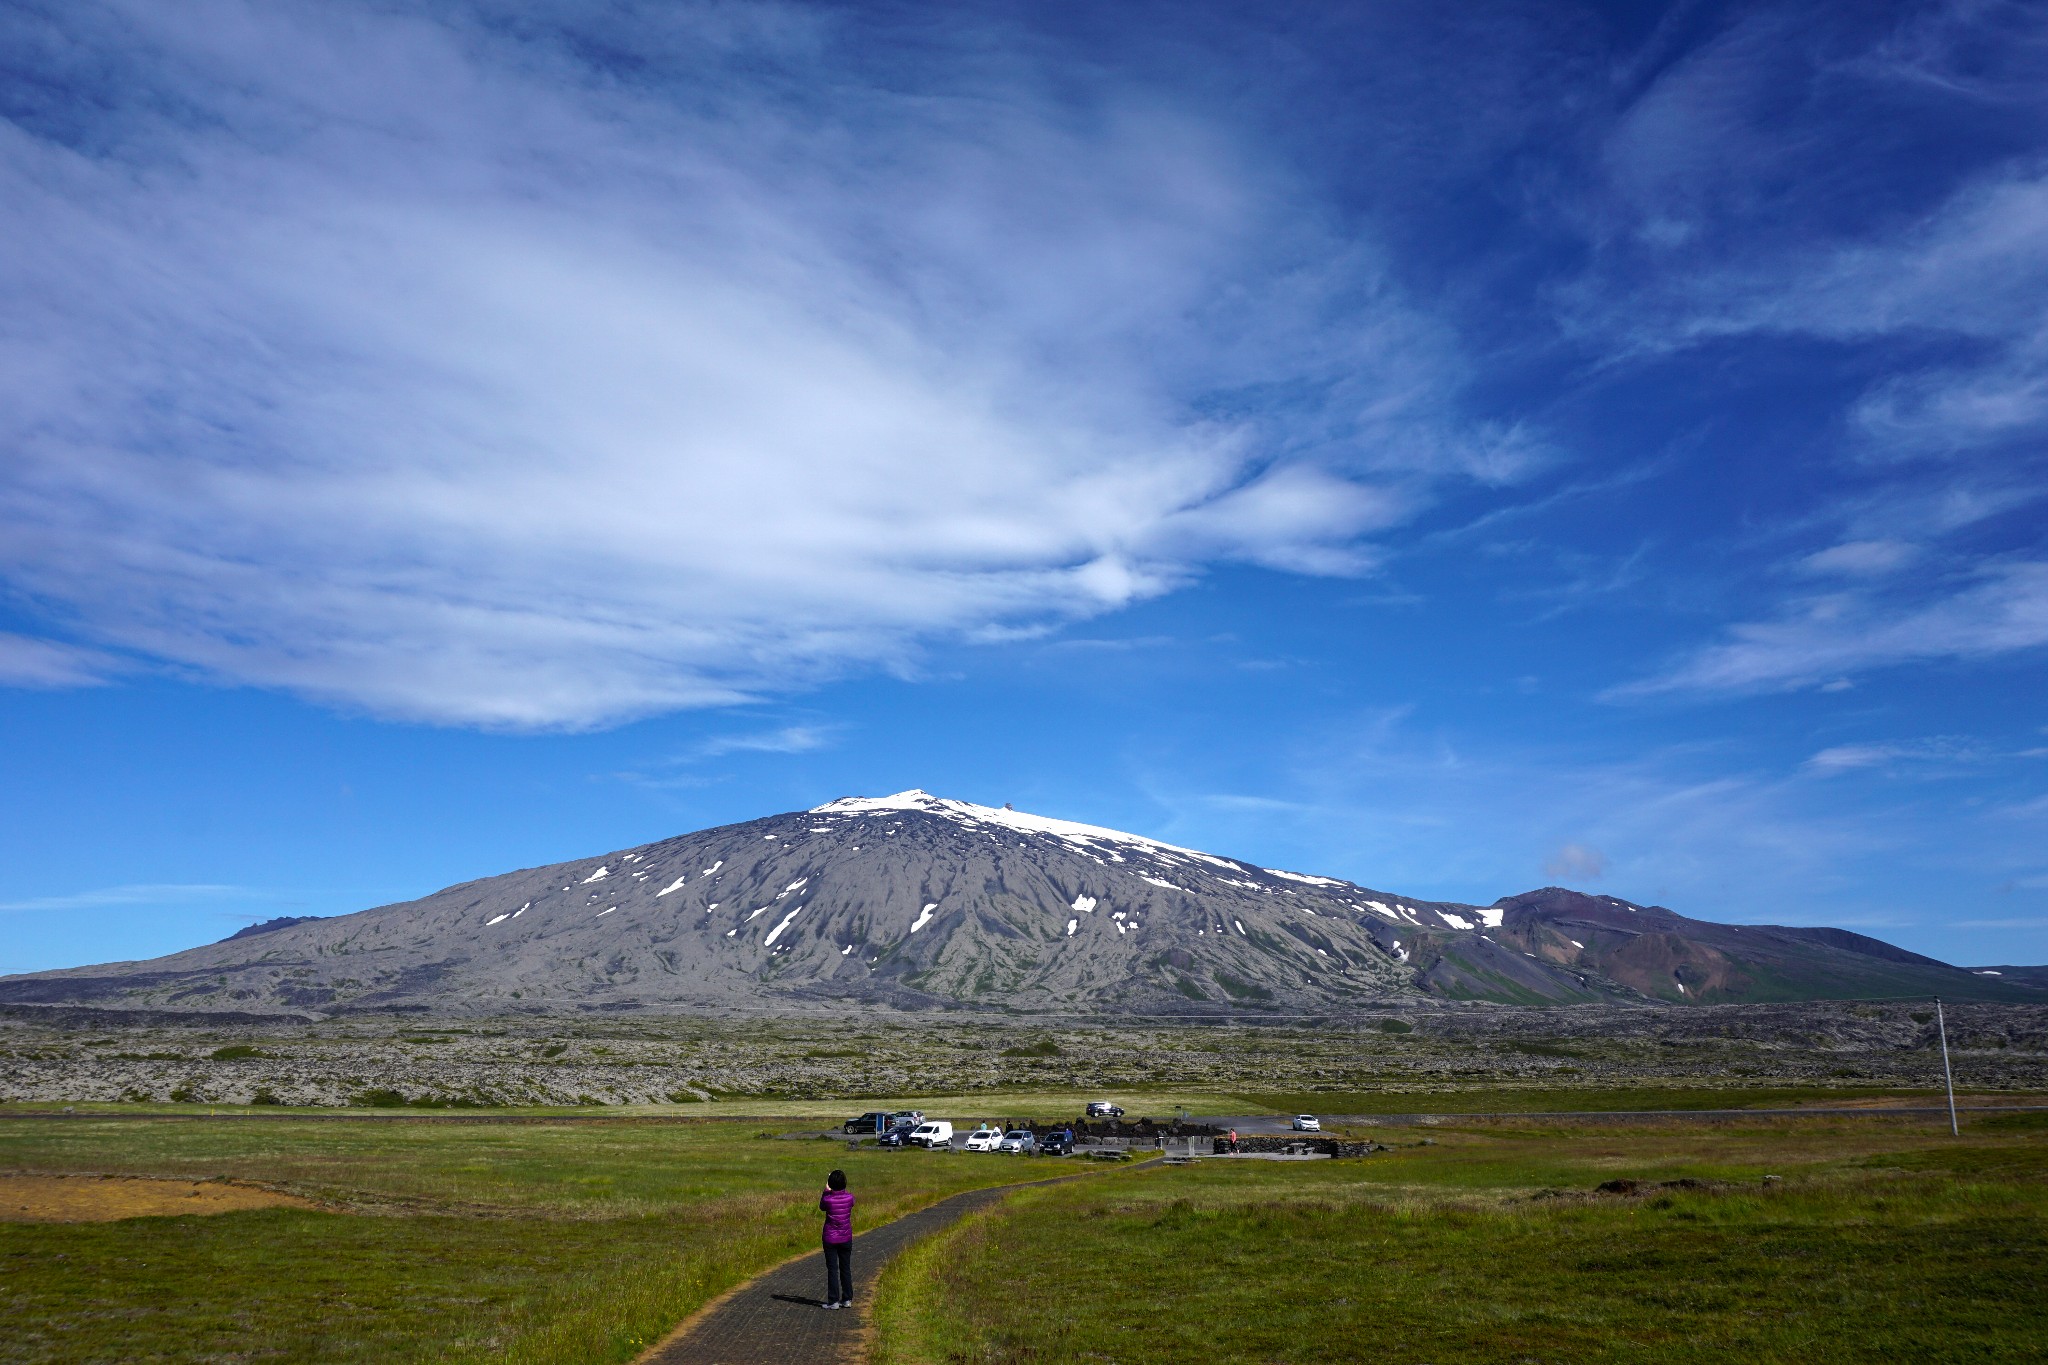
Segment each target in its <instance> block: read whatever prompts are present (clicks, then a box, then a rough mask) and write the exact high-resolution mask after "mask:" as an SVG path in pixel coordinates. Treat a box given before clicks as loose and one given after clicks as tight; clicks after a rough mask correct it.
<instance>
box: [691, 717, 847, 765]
mask: <svg viewBox="0 0 2048 1365" xmlns="http://www.w3.org/2000/svg"><path fill="white" fill-rule="evenodd" d="M838 733H839V730H838V727H836V726H830V725H784V726H781V727H779V728H777V729H773V730H760V731H755V732H753V733H750V734H731V735H713V736H712V737H711V738H710V739H707V740H705V741H704V742H703V743H701V744H699V745H698V746H697V747H696V748H695V749H693V750H691V756H692V757H693V758H719V757H722V756H723V755H725V754H807V753H810V752H812V751H813V750H817V749H824V748H829V747H830V746H831V745H832V743H833V742H834V740H835V739H836V738H837V737H838Z"/></svg>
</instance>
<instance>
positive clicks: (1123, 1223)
mask: <svg viewBox="0 0 2048 1365" xmlns="http://www.w3.org/2000/svg"><path fill="white" fill-rule="evenodd" d="M2043 1117H2044V1116H2042V1115H2024V1116H2006V1117H1997V1118H1985V1119H1980V1120H1973V1121H1971V1122H1970V1123H1969V1125H1968V1126H1967V1127H1966V1129H1965V1131H1964V1135H1963V1137H1962V1138H1961V1139H1960V1140H1957V1139H1953V1138H1951V1137H1949V1135H1948V1134H1947V1132H1946V1130H1945V1127H1941V1128H1937V1127H1935V1126H1933V1125H1924V1124H1911V1123H1906V1122H1902V1121H1881V1122H1838V1121H1821V1120H1799V1121H1797V1122H1796V1124H1794V1123H1786V1122H1772V1121H1764V1120H1759V1121H1756V1122H1737V1123H1732V1124H1721V1125H1714V1126H1712V1127H1704V1126H1696V1125H1684V1124H1672V1125H1659V1126H1656V1127H1653V1128H1631V1129H1629V1130H1626V1131H1616V1130H1613V1129H1608V1128H1602V1129H1582V1130H1576V1131H1574V1130H1567V1129H1561V1128H1559V1127H1557V1126H1555V1125H1545V1126H1543V1127H1542V1128H1540V1129H1537V1128H1519V1129H1518V1128H1516V1127H1514V1126H1512V1123H1511V1122H1506V1123H1484V1124H1482V1123H1473V1124H1470V1125H1466V1126H1463V1127H1454V1128H1443V1129H1437V1130H1432V1132H1431V1133H1430V1135H1429V1141H1428V1145H1424V1139H1422V1138H1421V1137H1420V1136H1419V1135H1415V1134H1413V1133H1412V1132H1410V1133H1401V1134H1397V1135H1395V1136H1394V1138H1393V1141H1394V1142H1395V1143H1396V1144H1398V1145H1397V1146H1396V1148H1395V1150H1393V1151H1390V1152H1386V1153H1382V1154H1378V1155H1375V1156H1371V1157H1367V1158H1364V1159H1360V1160H1355V1161H1339V1162H1316V1163H1305V1164H1299V1165H1283V1164H1274V1163H1253V1162H1207V1163H1200V1164H1197V1165H1194V1166H1188V1167H1179V1168H1160V1167H1153V1168H1147V1169H1137V1170H1131V1169H1126V1170H1123V1171H1119V1172H1117V1173H1115V1174H1113V1175H1111V1176H1109V1177H1108V1178H1106V1179H1103V1180H1097V1181H1088V1182H1083V1183H1081V1184H1078V1185H1068V1186H1058V1187H1052V1188H1047V1189H1040V1190H1030V1191H1024V1192H1020V1193H1019V1194H1018V1195H1017V1196H1015V1197H1014V1198H1012V1199H1011V1200H1010V1201H1008V1202H1007V1203H1006V1204H1005V1205H1004V1206H1002V1207H1001V1208H1000V1209H999V1210H997V1211H994V1212H992V1213H990V1214H988V1215H985V1216H982V1217H978V1218H976V1219H973V1220H971V1221H969V1222H966V1223H964V1224H962V1225H960V1226H959V1227H958V1228H956V1229H955V1230H953V1231H952V1232H949V1233H947V1234H945V1235H942V1236H939V1237H936V1238H933V1239H931V1240H930V1241H927V1242H925V1243H923V1244H922V1245H920V1246H918V1247H916V1248H913V1249H912V1251H910V1252H909V1253H907V1254H906V1255H905V1256H904V1257H903V1258H901V1259H900V1260H899V1261H898V1262H897V1263H896V1264H895V1265H894V1266H893V1267H892V1268H891V1269H890V1270H889V1271H888V1272H887V1273H886V1274H885V1275H884V1277H883V1282H882V1285H881V1292H880V1304H879V1309H878V1344H877V1352H878V1354H877V1359H878V1360H879V1361H881V1362H884V1363H885V1365H940V1363H942V1362H943V1363H944V1365H952V1363H953V1362H991V1363H993V1362H1025V1361H1030V1362H1049V1361H1088V1362H1125V1363H1126V1365H1138V1362H1146V1363H1148V1365H1149V1363H1151V1362H1180V1361H1185V1362H1189V1365H1195V1363H1196V1362H1199V1363H1200V1365H1227V1363H1229V1362H1245V1363H1246V1365H1250V1363H1251V1362H1260V1363H1261V1365H1265V1363H1267V1362H1292V1363H1293V1365H1309V1363H1310V1362H1350V1361H1357V1360H1362V1359H1372V1360H1385V1361H1388V1362H1395V1363H1397V1365H1412V1363H1415V1362H1431V1363H1432V1365H1452V1363H1453V1362H1482V1361H1483V1362H1534V1361H1546V1362H1551V1361H1554V1362H1564V1361H1572V1362H1578V1361H1592V1362H1651V1361H1656V1362H1666V1361H1700V1362H1707V1361H1716V1362H1718V1361H1727V1360H1741V1361H1748V1362H1759V1361H1761V1362H1788V1363H1789V1362H1802V1365H1804V1363H1805V1362H1834V1361H1844V1362H1846V1361H1859V1362H1860V1361H1869V1362H1877V1361H1887V1362H1889V1361H1899V1360H1913V1361H2008V1360H2009V1361H2027V1360H2042V1359H2048V1126H2044V1124H2043ZM1770 1175H1775V1176H1778V1177H1780V1178H1779V1179H1778V1180H1776V1181H1770V1182H1766V1181H1765V1179H1764V1177H1766V1176H1770ZM1616 1180H1634V1181H1637V1182H1641V1183H1640V1185H1639V1187H1638V1189H1637V1191H1636V1192H1635V1193H1632V1194H1614V1193H1599V1192H1597V1187H1598V1186H1599V1185H1600V1184H1602V1183H1603V1182H1609V1181H1616ZM1665 1182H1674V1183H1671V1184H1666V1183H1665Z"/></svg>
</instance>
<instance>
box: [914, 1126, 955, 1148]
mask: <svg viewBox="0 0 2048 1365" xmlns="http://www.w3.org/2000/svg"><path fill="white" fill-rule="evenodd" d="M905 1141H907V1142H914V1143H916V1144H917V1145H918V1146H920V1147H950V1146H952V1145H953V1125H952V1124H950V1123H948V1122H946V1121H945V1120H944V1119H933V1120H931V1121H930V1122H928V1123H920V1124H918V1125H917V1127H915V1128H913V1129H911V1130H910V1136H909V1137H908V1138H906V1139H905Z"/></svg>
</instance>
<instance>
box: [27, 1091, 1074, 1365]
mask: <svg viewBox="0 0 2048 1365" xmlns="http://www.w3.org/2000/svg"><path fill="white" fill-rule="evenodd" d="M764 1131H772V1130H764V1129H762V1128H760V1127H759V1126H758V1125H733V1124H705V1125H695V1124H693V1125H687V1126H680V1125H673V1124H653V1123H635V1122H632V1121H630V1120H628V1121H620V1122H615V1123H607V1124H602V1125H593V1124H573V1125H572V1124H487V1125H443V1124H394V1123H379V1122H377V1121H376V1120H353V1121H350V1120H336V1121H332V1122H329V1121H317V1122H308V1121H279V1120H273V1121H264V1120H249V1121H242V1122H234V1123H205V1122H181V1121H164V1122H138V1121H128V1122H119V1123H116V1122H103V1121H96V1120H92V1119H76V1120H72V1121H68V1122H61V1123H52V1122H29V1121H16V1122H13V1123H7V1122H4V1121H0V1170H9V1171H22V1172H78V1171H90V1172H99V1173H108V1174H147V1175H158V1176H164V1175H180V1176H188V1177H202V1178H203V1177H213V1176H222V1177H229V1178H233V1179H239V1180H247V1181H257V1182H262V1183H265V1184H270V1185H273V1186H276V1187H279V1188H282V1189H285V1190H289V1191H291V1192H294V1193H298V1194H302V1195H306V1196H309V1197H312V1198H315V1199H318V1200H320V1201H322V1202H325V1203H330V1204H332V1205H333V1206H334V1209H335V1211H333V1212H318V1211H306V1210H292V1209H263V1210H252V1211H247V1212H239V1213H229V1214H221V1215H216V1216H211V1217H190V1216H188V1217H169V1218H137V1219H130V1220H127V1221H123V1222H114V1223H79V1224H31V1223H0V1321H4V1322H5V1323H6V1324H7V1329H6V1330H5V1331H4V1332H0V1361H5V1362H10V1363H11V1362H29V1361H36V1362H57V1361H62V1362H67V1365H68V1363H69V1362H97V1361H107V1362H115V1361H120V1362H142V1361H180V1362H185V1361H200V1360H237V1361H244V1360H246V1361H307V1362H315V1361H317V1362H353V1361H364V1362H371V1361H375V1362H391V1361H448V1362H456V1361H486V1360H488V1361H514V1362H559V1363H561V1365H569V1363H570V1362H590V1361H614V1360H630V1359H631V1358H632V1357H633V1356H634V1355H635V1354H637V1352H638V1351H639V1349H640V1348H641V1346H642V1345H644V1344H645V1343H646V1342H648V1341H649V1340H652V1339H655V1338H658V1337H659V1336H660V1335H661V1334H662V1333H663V1332H665V1331H666V1330H667V1329H668V1328H669V1327H670V1326H672V1325H673V1324H674V1323H676V1322H677V1321H678V1320H680V1319H681V1318H682V1317H684V1316H686V1315H687V1314H688V1313H689V1312H690V1311H691V1310H693V1309H694V1308H696V1307H697V1306H698V1305H699V1304H701V1303H703V1302H704V1301H705V1300H706V1299H708V1298H710V1297H712V1296H713V1295H715V1294H717V1293H719V1292H720V1291H722V1290H724V1289H725V1288H727V1287H729V1286H730V1285H732V1284H734V1283H737V1282H738V1281H740V1280H743V1279H746V1278H748V1277H749V1276H751V1275H753V1274H754V1273H756V1272H758V1271H759V1270H761V1269H764V1268H766V1267H767V1266H769V1265H772V1264H774V1263H775V1262H777V1261H780V1260H781V1259H783V1258H784V1257H786V1256H789V1255H792V1254H794V1253H796V1252H799V1251H802V1250H804V1249H806V1248H808V1247H810V1246H812V1245H813V1244H814V1243H815V1242H816V1239H817V1225H818V1215H817V1213H816V1211H815V1207H814V1205H815V1202H816V1194H817V1191H818V1190H819V1189H820V1188H821V1187H822V1185H823V1181H824V1176H825V1173H826V1172H827V1171H829V1170H830V1169H832V1168H833V1167H834V1166H839V1167H842V1168H844V1169H845V1170H846V1171H847V1173H848V1175H849V1177H850V1178H851V1181H852V1183H853V1187H854V1189H855V1190H856V1191H857V1192H858V1194H859V1196H860V1198H861V1201H862V1202H861V1206H860V1213H861V1217H862V1219H863V1220H864V1221H879V1220H881V1219H884V1218H887V1217H891V1216H893V1215H894V1214H896V1213H900V1212H906V1211H908V1210H910V1209H912V1208H916V1207H919V1206H922V1205H923V1204H926V1203H929V1202H930V1201H931V1200H933V1199H934V1198H937V1197H939V1196H941V1195H943V1194H947V1193H951V1192H952V1191H955V1190H959V1189H967V1188H971V1187H975V1186H980V1185H986V1184H994V1183H1000V1182H1003V1181H1005V1180H1019V1179H1025V1178H1028V1176H1029V1175H1030V1174H1032V1173H1033V1172H1032V1170H1031V1169H1030V1168H1028V1167H1025V1166H1022V1165H1021V1164H1020V1163H1016V1162H1014V1161H1005V1162H997V1161H994V1160H985V1159H979V1158H972V1159H971V1158H966V1157H948V1156H941V1155H934V1154H930V1153H925V1152H903V1153H881V1152H875V1151H873V1150H869V1151H864V1152H857V1153H856V1152H849V1151H847V1150H846V1148H845V1147H844V1146H843V1145H842V1144H840V1143H836V1142H819V1141H777V1140H768V1139H765V1138H763V1137H760V1136H757V1134H760V1133H762V1132H764ZM1037 1173H1039V1174H1042V1170H1041V1171H1038V1172H1037Z"/></svg>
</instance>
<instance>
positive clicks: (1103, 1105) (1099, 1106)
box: [1088, 1100, 1124, 1119]
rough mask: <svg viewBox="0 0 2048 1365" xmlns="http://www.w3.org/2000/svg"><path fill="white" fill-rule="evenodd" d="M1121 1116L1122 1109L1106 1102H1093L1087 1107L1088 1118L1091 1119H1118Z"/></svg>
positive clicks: (1122, 1113) (1118, 1105) (1120, 1106)
mask: <svg viewBox="0 0 2048 1365" xmlns="http://www.w3.org/2000/svg"><path fill="white" fill-rule="evenodd" d="M1123 1116H1124V1107H1123V1106H1122V1105H1120V1104H1111V1103H1110V1102H1109V1101H1108V1100H1094V1101H1092V1102H1090V1104H1089V1105H1088V1117H1089V1118H1091V1119H1120V1118H1122V1117H1123Z"/></svg>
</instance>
